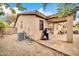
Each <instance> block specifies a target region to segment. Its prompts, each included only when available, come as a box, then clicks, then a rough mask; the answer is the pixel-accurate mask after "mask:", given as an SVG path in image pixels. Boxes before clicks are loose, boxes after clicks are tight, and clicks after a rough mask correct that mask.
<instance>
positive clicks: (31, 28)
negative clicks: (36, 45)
mask: <svg viewBox="0 0 79 59" xmlns="http://www.w3.org/2000/svg"><path fill="white" fill-rule="evenodd" d="M40 20H43V21H44V28H48V22H47V21H46V20H45V19H43V18H40V17H38V16H36V15H21V16H19V18H18V21H17V23H16V28H17V33H19V32H22V31H25V32H26V33H27V34H28V35H30V36H31V38H33V39H40V38H41V33H42V30H40V29H39V21H40ZM21 22H22V26H23V28H21Z"/></svg>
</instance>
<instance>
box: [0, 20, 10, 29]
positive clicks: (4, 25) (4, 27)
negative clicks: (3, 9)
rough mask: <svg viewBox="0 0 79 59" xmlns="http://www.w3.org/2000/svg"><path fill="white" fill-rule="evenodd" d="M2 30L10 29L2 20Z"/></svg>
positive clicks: (0, 21)
mask: <svg viewBox="0 0 79 59" xmlns="http://www.w3.org/2000/svg"><path fill="white" fill-rule="evenodd" d="M0 28H2V29H3V30H5V29H6V28H9V25H8V24H6V23H5V22H4V21H2V20H0Z"/></svg>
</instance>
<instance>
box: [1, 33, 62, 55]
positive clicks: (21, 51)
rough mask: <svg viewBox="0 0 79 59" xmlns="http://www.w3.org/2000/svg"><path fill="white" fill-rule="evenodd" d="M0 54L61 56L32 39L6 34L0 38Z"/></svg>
mask: <svg viewBox="0 0 79 59" xmlns="http://www.w3.org/2000/svg"><path fill="white" fill-rule="evenodd" d="M0 56H63V54H62V53H59V52H57V51H54V50H51V49H49V48H47V47H45V46H42V45H40V44H38V43H36V42H34V41H31V42H30V41H28V40H23V41H18V40H17V35H16V34H14V35H6V36H5V37H4V38H0Z"/></svg>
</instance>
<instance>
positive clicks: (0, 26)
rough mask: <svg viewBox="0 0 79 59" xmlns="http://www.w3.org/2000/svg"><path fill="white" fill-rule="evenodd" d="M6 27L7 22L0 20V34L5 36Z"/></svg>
mask: <svg viewBox="0 0 79 59" xmlns="http://www.w3.org/2000/svg"><path fill="white" fill-rule="evenodd" d="M4 28H5V24H4V23H3V21H2V20H0V35H1V36H3V31H4Z"/></svg>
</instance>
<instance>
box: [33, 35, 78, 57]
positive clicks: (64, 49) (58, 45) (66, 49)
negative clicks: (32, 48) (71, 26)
mask: <svg viewBox="0 0 79 59" xmlns="http://www.w3.org/2000/svg"><path fill="white" fill-rule="evenodd" d="M57 37H58V36H57ZM60 39H61V38H60ZM34 41H36V42H38V43H39V44H42V45H44V46H47V47H49V48H51V49H54V50H57V51H59V52H61V53H63V54H65V55H71V56H79V47H77V46H76V45H75V44H73V43H68V42H66V41H62V40H57V39H55V38H54V39H53V38H52V39H50V40H34Z"/></svg>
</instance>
